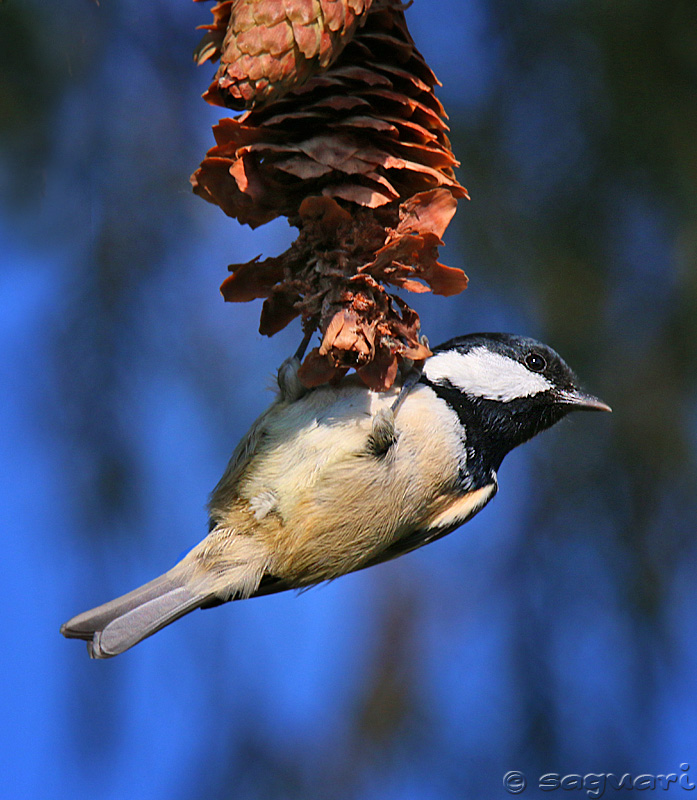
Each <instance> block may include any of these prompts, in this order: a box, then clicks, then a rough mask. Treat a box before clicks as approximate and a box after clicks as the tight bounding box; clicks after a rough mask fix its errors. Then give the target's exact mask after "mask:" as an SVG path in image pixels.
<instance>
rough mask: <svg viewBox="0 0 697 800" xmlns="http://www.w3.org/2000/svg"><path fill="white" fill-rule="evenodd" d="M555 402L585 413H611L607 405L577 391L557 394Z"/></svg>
mask: <svg viewBox="0 0 697 800" xmlns="http://www.w3.org/2000/svg"><path fill="white" fill-rule="evenodd" d="M557 402H559V403H565V404H566V405H570V406H574V408H577V409H580V410H586V411H612V409H611V408H610V406H609V405H608V404H607V403H603V401H602V400H599V399H598V398H597V397H593V395H592V394H586V392H582V391H580V390H579V389H569V390H566V391H563V392H559V394H558V395H557Z"/></svg>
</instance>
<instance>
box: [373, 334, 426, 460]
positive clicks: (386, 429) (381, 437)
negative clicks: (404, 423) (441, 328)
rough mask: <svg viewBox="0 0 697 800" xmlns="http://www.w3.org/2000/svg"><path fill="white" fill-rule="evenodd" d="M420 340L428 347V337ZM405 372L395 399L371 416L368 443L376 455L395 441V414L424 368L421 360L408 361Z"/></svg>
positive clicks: (387, 448) (382, 452)
mask: <svg viewBox="0 0 697 800" xmlns="http://www.w3.org/2000/svg"><path fill="white" fill-rule="evenodd" d="M421 342H422V343H423V344H425V345H426V347H428V339H426V337H425V336H422V337H421ZM405 366H406V374H405V376H404V380H403V381H402V388H401V389H400V390H399V394H398V395H397V399H396V400H395V401H394V403H392V405H391V406H390V407H389V408H387V407H384V408H381V409H380V410H379V411H378V412H377V414H375V416H374V417H373V428H372V431H371V433H370V445H371V448H372V450H373V451H374V452H375V454H376V455H382V454H384V453H386V452H387V451H388V450H389V449H390V447H392V445H393V444H394V443H395V442H396V441H397V430H396V428H395V421H394V418H395V414H396V413H397V412H398V411H399V409H400V407H401V405H402V403H403V402H404V401H405V400H406V398H407V395H408V394H409V392H410V391H411V390H412V389H413V388H414V386H416V384H417V383H418V382H419V378H420V377H421V373H422V372H423V369H424V362H423V361H409V362H407V363H406V364H405Z"/></svg>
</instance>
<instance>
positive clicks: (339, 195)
mask: <svg viewBox="0 0 697 800" xmlns="http://www.w3.org/2000/svg"><path fill="white" fill-rule="evenodd" d="M330 10H331V11H332V12H334V16H331V15H330V13H329V11H330ZM339 11H340V13H339ZM213 12H214V17H215V24H214V25H213V26H210V30H209V33H208V34H207V36H206V37H205V38H204V42H203V43H202V45H201V47H200V48H199V60H205V59H206V58H216V57H218V56H219V57H220V58H221V66H220V69H219V70H218V73H217V75H216V80H215V81H214V84H213V86H212V87H211V89H209V91H208V92H207V95H206V97H207V99H208V100H209V101H210V102H217V103H221V104H222V103H225V104H227V105H232V106H233V107H239V108H242V107H246V108H247V109H248V110H247V111H245V112H244V113H243V114H242V115H241V116H240V117H239V118H238V119H234V120H233V119H224V120H221V122H220V123H219V125H217V126H216V127H215V128H214V132H215V138H216V142H217V145H216V146H215V147H214V148H212V149H211V150H210V151H209V153H208V156H207V158H206V159H205V160H204V161H203V163H202V165H201V167H200V169H199V170H198V171H197V172H196V173H195V175H194V176H193V177H192V183H193V186H194V191H195V192H196V193H197V194H199V195H200V196H202V197H203V198H205V199H206V200H208V201H210V202H212V203H215V204H217V205H219V206H220V207H221V208H222V209H223V211H225V213H226V214H228V215H230V216H232V217H236V218H237V219H238V220H239V221H240V222H242V223H247V224H249V225H250V226H251V227H256V226H258V225H262V224H263V223H265V222H268V221H269V220H272V219H274V218H275V217H277V216H287V217H288V218H289V221H290V222H291V224H293V225H296V226H297V227H298V228H299V229H300V235H299V237H298V239H297V241H296V242H295V243H294V244H293V245H292V246H291V248H290V249H289V250H288V251H287V252H286V253H284V254H282V255H281V256H278V257H276V258H270V259H266V260H265V261H263V262H258V261H254V262H250V263H249V264H243V265H233V266H231V268H230V269H231V270H232V272H233V274H232V276H231V277H230V278H228V279H227V280H226V281H225V282H224V283H223V286H222V287H221V288H222V291H223V295H224V297H225V299H226V300H232V301H241V300H247V299H250V298H251V297H265V298H266V301H265V303H264V309H263V312H262V319H261V327H260V330H261V332H262V333H266V334H268V335H271V334H272V333H274V332H276V331H277V330H279V329H280V328H282V327H283V326H285V325H286V324H287V323H288V322H289V321H290V320H291V319H293V318H294V317H295V316H297V315H302V317H303V322H304V326H305V328H306V330H307V329H309V328H311V327H313V326H315V325H317V324H319V327H320V331H321V332H322V334H323V341H322V344H321V347H320V348H318V349H317V350H315V351H313V352H312V353H310V354H309V355H308V357H307V359H306V361H305V363H304V364H303V368H302V371H301V376H302V378H303V380H304V381H305V382H306V383H307V384H308V385H315V384H316V383H321V382H323V381H324V380H327V379H329V378H331V377H332V376H334V377H336V376H338V375H341V374H342V373H343V372H345V371H346V370H347V369H349V368H352V367H353V368H355V369H356V371H357V372H358V374H359V375H360V376H361V377H362V378H363V379H364V380H365V381H366V382H367V383H368V384H369V385H370V386H373V387H375V388H386V387H387V386H389V385H390V384H391V382H392V381H393V380H394V377H395V375H396V371H397V364H398V361H399V359H402V358H410V359H413V358H417V357H418V358H423V357H425V355H427V354H428V350H427V349H426V348H425V347H423V345H421V344H420V340H419V335H418V316H417V315H416V314H415V312H413V311H412V310H411V309H409V308H408V307H406V306H405V304H403V303H402V301H401V300H398V298H396V297H394V296H390V295H388V294H387V292H386V291H385V288H384V286H383V285H382V284H393V285H395V286H398V287H400V288H404V289H409V290H411V291H428V290H429V287H430V288H431V289H432V290H433V291H434V292H436V293H438V294H444V295H447V294H455V293H456V292H459V291H462V289H464V288H465V287H466V284H467V278H466V276H465V274H464V273H463V272H462V271H461V270H457V269H451V268H448V267H445V266H443V265H442V264H439V263H438V261H437V254H438V253H437V251H438V245H440V244H442V242H441V236H442V234H443V231H444V230H445V228H446V227H447V225H448V223H449V221H450V219H451V218H452V215H453V214H454V212H455V208H456V204H457V198H460V197H467V192H466V190H465V189H464V188H463V187H462V186H461V185H460V184H459V183H458V181H457V179H456V178H455V174H454V171H453V167H454V166H455V165H456V164H457V162H456V160H455V158H454V156H453V154H452V150H451V148H450V142H449V140H448V138H447V134H446V131H447V125H446V123H445V121H444V118H445V112H444V110H443V108H442V106H441V104H440V102H439V101H438V100H437V98H436V97H435V94H434V91H433V89H434V86H435V85H436V84H437V80H436V78H435V76H434V75H433V73H432V72H431V70H430V69H429V67H428V66H427V65H426V63H425V61H424V59H423V57H422V56H421V54H420V53H419V52H418V50H417V49H416V47H415V46H414V43H413V41H412V39H411V37H410V35H409V32H408V30H407V26H406V21H405V19H404V13H403V6H402V5H401V3H399V2H396V0H372V3H371V2H370V1H369V0H364V1H363V2H361V1H360V0H353V2H351V0H343V1H342V2H339V0H336V1H335V2H328V0H322V1H321V2H319V0H257V2H253V1H252V0H237V1H236V2H222V3H219V4H218V5H217V6H215V8H214V9H213ZM300 19H302V20H303V22H302V23H299V22H297V20H300ZM332 20H334V21H336V20H339V21H340V23H341V24H334V25H332V24H330V23H331V21H332ZM294 21H295V22H294ZM224 25H227V33H225V34H224V35H223V26H224ZM280 30H283V31H285V33H284V34H283V36H281V35H280V34H278V35H276V34H274V35H273V36H272V35H271V32H274V31H275V32H278V31H280ZM289 31H290V33H289ZM243 34H244V36H243ZM310 34H312V36H311V35H310ZM289 37H290V38H289ZM281 39H283V41H284V42H285V44H284V47H285V48H286V49H285V50H283V51H281V50H279V49H278V48H276V49H275V50H274V49H273V48H274V47H275V45H273V46H272V42H279V41H281ZM310 39H312V42H313V44H312V46H310V45H308V46H307V47H304V49H303V48H301V47H300V44H299V42H300V41H301V40H302V41H303V42H309V41H310ZM251 42H253V43H254V44H250V43H251ZM243 43H244V46H243ZM254 54H256V55H254ZM274 70H276V71H274Z"/></svg>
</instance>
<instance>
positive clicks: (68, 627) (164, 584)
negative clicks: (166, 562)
mask: <svg viewBox="0 0 697 800" xmlns="http://www.w3.org/2000/svg"><path fill="white" fill-rule="evenodd" d="M210 600H211V595H210V594H204V593H199V592H197V591H195V590H193V589H192V588H190V587H189V586H187V585H186V581H185V575H184V574H183V573H182V572H180V571H178V570H177V569H176V568H175V569H173V570H170V572H167V573H165V574H164V575H161V576H160V577H159V578H155V580H153V581H150V582H149V583H146V584H144V585H143V586H141V587H139V588H138V589H135V590H134V591H132V592H129V593H128V594H125V595H123V596H122V597H117V598H116V599H115V600H111V601H110V602H109V603H104V605H101V606H97V608H93V609H92V610H91V611H85V612H84V613H82V614H78V615H77V616H76V617H73V618H72V619H71V620H69V621H68V622H66V623H65V624H64V625H63V626H62V627H61V633H62V634H63V636H65V637H67V638H69V639H86V640H87V649H88V651H89V654H90V657H91V658H111V657H112V656H116V655H118V654H119V653H123V652H124V650H128V649H129V648H130V647H133V645H135V644H138V642H140V641H142V640H143V639H146V638H147V637H148V636H152V634H153V633H156V632H157V631H159V630H161V629H162V628H164V627H165V626H166V625H169V624H170V623H171V622H174V621H175V620H177V619H179V618H180V617H183V616H184V615H185V614H188V613H189V612H190V611H193V610H194V609H196V608H199V607H200V606H201V605H203V604H204V603H206V602H207V601H210Z"/></svg>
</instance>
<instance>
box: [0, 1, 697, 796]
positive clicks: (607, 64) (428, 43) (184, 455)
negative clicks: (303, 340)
mask: <svg viewBox="0 0 697 800" xmlns="http://www.w3.org/2000/svg"><path fill="white" fill-rule="evenodd" d="M208 16H209V14H208V7H207V6H195V5H194V4H193V3H190V2H187V0H180V1H177V2H172V0H150V2H147V3H143V2H140V0H139V1H138V2H136V0H119V1H118V2H116V0H99V2H98V3H97V2H93V1H92V0H61V2H57V0H21V2H20V0H6V1H5V2H4V3H2V5H0V265H1V267H0V331H1V335H2V350H1V351H2V358H0V387H1V391H0V408H1V409H2V437H0V454H1V459H2V462H1V463H2V465H3V468H2V482H1V483H0V515H1V516H0V520H1V525H2V532H3V559H2V560H3V576H4V578H3V583H2V590H1V591H2V595H3V597H2V603H3V609H4V613H3V615H2V621H1V622H0V625H2V628H3V641H4V642H5V646H4V647H5V653H4V657H3V659H2V666H1V667H0V685H1V686H2V695H3V696H2V703H1V705H0V707H1V708H2V714H3V717H4V721H3V732H2V735H3V741H2V745H1V746H2V754H3V756H4V761H5V764H6V767H5V769H4V770H3V776H2V782H3V783H4V784H5V785H6V786H7V787H8V788H7V790H6V791H7V793H6V794H5V796H7V797H22V798H24V797H41V798H43V799H44V800H50V799H51V798H82V797H93V796H97V797H99V798H115V799H120V798H124V797H129V798H138V797H147V798H152V799H153V800H156V799H159V798H167V800H170V799H171V798H174V799H175V800H197V799H198V798H216V799H217V798H220V799H221V800H222V799H224V798H234V799H235V800H237V798H242V799H243V800H247V799H249V800H256V799H257V798H260V799H261V798H263V799H264V800H275V798H278V799H279V800H280V799H281V798H284V799H285V798H289V799H290V800H295V799H297V800H314V799H315V798H317V799H318V800H319V799H320V798H321V799H322V800H325V799H327V798H329V799H330V800H333V799H334V798H336V799H337V800H353V798H356V799H357V800H373V798H374V799H375V800H378V799H379V800H392V799H393V798H394V800H411V799H412V798H418V800H446V799H447V800H452V798H477V799H478V800H479V798H486V799H487V800H489V799H490V798H497V797H506V796H508V795H507V794H506V792H505V790H504V788H503V784H502V777H503V774H504V773H505V772H506V771H508V770H514V769H515V770H521V771H523V772H524V773H525V774H526V776H527V779H528V782H529V784H530V786H529V788H528V790H527V791H526V792H525V793H524V795H523V796H524V797H535V796H538V793H537V792H536V791H535V790H534V788H532V787H533V786H534V784H536V782H537V778H538V776H539V775H541V774H543V773H548V772H556V773H560V774H562V775H563V774H565V773H579V774H581V775H583V774H585V773H589V772H594V773H610V772H613V773H616V774H619V775H621V774H622V773H624V772H630V773H633V774H635V775H637V774H640V773H651V774H656V773H664V774H665V773H670V772H675V773H680V764H681V763H689V764H690V765H691V769H692V772H691V773H690V776H691V778H692V780H693V782H695V783H697V721H696V720H697V636H696V635H695V634H697V571H696V569H695V563H696V557H697V537H696V536H695V534H696V533H697V523H696V520H697V477H696V471H697V470H696V466H697V465H696V458H695V455H696V453H697V404H696V402H695V401H696V399H697V347H696V341H697V270H696V269H695V262H696V261H697V133H696V131H697V5H696V4H695V3H694V0H631V2H630V0H613V2H612V3H607V2H605V0H440V1H439V2H438V3H433V2H428V0H416V2H415V3H414V5H413V6H412V7H411V8H410V9H409V10H408V12H407V19H408V21H409V25H410V29H411V32H412V35H413V37H414V39H415V40H416V42H417V45H418V46H419V47H420V49H421V50H422V52H423V53H424V55H425V56H426V58H427V60H428V62H429V63H430V65H431V66H432V67H433V68H434V70H435V71H436V73H437V74H438V76H439V77H440V79H441V80H442V82H443V84H444V85H443V88H442V90H441V91H440V93H439V95H440V98H441V99H442V100H443V102H444V104H445V106H446V108H447V110H448V112H449V114H450V118H451V127H452V138H453V144H454V149H455V153H456V155H458V157H459V158H460V160H461V162H462V166H461V168H460V172H459V176H460V179H461V181H462V183H463V184H464V185H465V186H467V187H468V189H469V191H470V194H471V196H472V201H471V202H470V203H465V202H462V203H461V204H460V208H459V212H458V214H457V216H456V218H455V220H454V221H453V223H452V224H451V225H450V228H449V229H448V232H447V241H446V247H445V248H443V250H442V252H441V255H442V260H443V261H444V262H445V263H447V264H450V265H453V266H463V267H464V268H465V270H466V271H467V273H468V274H469V276H470V280H471V282H470V287H469V289H468V290H467V291H466V292H465V293H464V294H463V295H461V296H459V297H457V298H452V299H448V300H446V299H443V298H431V297H424V296H411V298H410V301H411V302H413V304H414V305H415V307H416V308H417V310H418V311H419V313H420V314H421V317H422V322H423V326H424V329H425V331H426V332H427V334H428V336H429V337H430V339H431V341H432V342H435V343H437V342H439V341H443V340H444V339H446V338H449V337H451V336H454V335H458V334H462V333H465V332H469V331H475V330H502V331H514V332H518V333H523V334H528V335H532V336H536V337H538V338H541V339H542V340H544V341H545V342H547V343H549V344H550V345H552V346H553V347H555V348H556V349H557V350H558V351H559V352H561V353H562V354H563V356H564V357H565V358H566V359H567V360H568V361H569V363H570V364H571V365H572V366H573V368H574V369H575V370H576V371H577V372H578V373H579V375H580V376H581V377H582V379H583V381H584V383H585V385H586V386H587V387H588V389H590V390H591V391H593V392H594V393H597V394H598V395H599V396H600V397H602V398H603V399H604V400H606V401H607V402H608V403H610V404H611V405H612V406H613V408H614V414H613V415H612V416H611V417H610V416H601V415H597V416H596V415H575V416H573V417H571V418H570V419H568V421H566V422H565V423H563V424H560V425H559V426H557V428H555V429H554V430H552V431H550V432H548V433H546V434H544V435H543V436H540V437H539V438H537V439H536V440H534V441H533V442H532V443H531V444H529V445H526V446H525V447H524V448H521V449H519V450H518V451H515V452H514V453H512V454H511V455H510V456H509V457H508V458H507V460H506V462H505V463H504V465H503V467H502V469H501V471H500V474H499V480H500V486H501V490H500V492H499V495H498V496H497V498H496V500H495V502H493V503H492V504H491V505H490V506H488V507H487V508H486V509H485V510H484V511H483V512H482V513H481V514H480V515H479V516H478V517H477V518H476V519H475V520H473V521H472V522H471V523H469V524H468V525H467V526H466V528H464V529H462V530H460V531H458V532H456V533H454V534H452V535H451V536H449V537H446V538H445V539H443V540H441V541H439V542H437V543H435V544H433V545H431V546H429V547H427V548H424V549H423V550H420V551H418V552H415V553H413V554H411V555H409V556H407V557H405V558H402V559H399V560H397V561H395V562H392V563H388V564H384V565H382V566H379V567H376V568H373V569H371V570H369V571H367V572H363V573H359V574H355V575H351V576H348V577H345V578H342V579H341V580H339V581H336V582H335V583H333V584H331V585H328V586H323V587H320V588H317V589H314V590H312V591H309V592H306V593H304V594H302V595H300V596H294V595H292V594H286V595H277V596H273V597H268V598H263V599H255V600H253V601H250V602H245V603H233V604H229V605H227V606H224V607H222V608H218V609H216V610H214V611H206V612H195V613H193V614H191V615H190V616H188V617H187V618H185V619H184V620H182V621H180V622H178V623H177V624H176V625H174V626H172V627H171V628H168V629H166V630H165V631H162V632H161V633H159V634H158V635H157V636H156V637H154V638H152V639H149V640H148V641H146V642H145V643H144V644H142V645H139V646H138V647H137V648H136V649H134V650H132V651H130V652H128V653H127V654H125V655H124V656H121V657H119V658H117V659H114V660H112V661H107V662H90V661H89V660H88V658H87V654H86V652H85V649H84V645H83V644H82V643H76V642H67V641H65V640H63V639H62V637H60V636H59V634H58V628H59V626H60V623H61V622H63V621H64V620H65V619H67V618H68V617H70V616H72V615H73V614H75V613H77V612H79V611H82V610H84V609H86V608H88V607H92V606H94V605H96V604H98V603H101V602H103V601H106V600H108V599H110V598H111V597H113V596H115V595H117V594H121V593H123V592H125V591H128V590H130V589H132V588H133V587H135V586H137V585H139V584H140V583H142V582H144V581H146V580H149V579H150V578H152V577H153V576H155V575H157V574H159V573H161V572H162V571H164V570H165V569H167V568H169V567H170V566H171V565H172V564H173V563H174V562H175V560H176V559H177V558H178V556H179V555H180V554H181V553H182V551H184V550H186V549H188V548H189V547H190V546H192V545H193V544H194V543H195V542H197V541H198V540H199V539H200V538H201V537H202V535H203V534H204V532H205V530H206V515H205V502H206V498H207V494H208V492H209V491H210V490H211V488H212V487H213V485H214V484H215V483H216V481H217V479H218V477H219V476H220V474H221V473H222V470H223V468H224V466H225V464H226V462H227V458H228V457H229V455H230V453H231V451H232V449H233V447H234V445H235V443H236V442H237V440H238V439H239V437H240V436H241V435H242V434H243V433H244V432H245V430H246V429H247V427H248V426H249V424H250V423H251V422H252V421H253V420H254V418H255V417H256V416H257V415H258V414H259V413H260V412H261V411H262V410H263V409H264V407H265V406H266V405H267V404H268V402H269V401H270V398H271V395H270V393H269V392H268V391H267V387H268V385H269V384H270V383H271V376H272V375H273V373H274V371H275V368H276V367H277V366H278V364H279V363H280V362H281V361H282V359H283V358H285V357H286V356H287V355H288V354H290V353H291V351H292V350H293V349H294V348H295V347H296V346H297V344H298V342H299V340H300V330H299V325H298V323H297V322H296V323H295V324H294V325H291V326H290V327H289V329H287V330H286V331H284V332H282V333H281V334H279V335H277V336H276V337H274V338H273V339H271V340H269V339H262V337H261V336H260V335H259V334H258V333H257V325H258V316H259V312H260V303H250V304H245V305H239V306H231V305H225V304H224V303H223V302H222V299H221V297H220V295H219V293H218V286H219V284H220V282H221V281H222V279H223V278H224V277H225V276H226V274H227V272H226V265H227V264H228V263H230V262H243V261H246V260H248V259H250V258H252V257H254V256H255V255H257V254H260V253H261V254H263V255H264V256H267V255H275V254H278V253H280V252H281V251H282V250H283V249H285V247H286V246H287V245H288V243H289V242H290V241H291V240H292V239H293V238H294V236H293V234H294V231H293V230H292V229H290V228H289V227H288V226H287V224H286V223H285V222H284V221H282V220H281V221H277V222H276V223H273V224H270V225H267V226H265V227H264V228H262V229H260V230H258V231H256V232H252V231H250V230H249V229H246V228H242V227H240V226H239V225H238V224H237V223H236V222H234V221H232V220H230V219H228V218H226V217H225V216H224V215H223V213H222V212H221V211H220V210H219V209H217V208H215V207H214V206H211V205H208V204H206V203H204V202H203V201H202V200H200V199H198V198H196V197H195V196H194V195H193V194H192V193H191V191H190V188H189V183H188V179H189V175H190V173H191V172H193V170H194V169H195V168H196V167H197V166H198V164H199V162H200V160H201V159H202V157H203V155H204V153H205V151H206V149H207V148H208V147H209V146H211V145H212V143H213V137H212V134H211V131H210V126H211V124H213V123H214V122H216V121H217V120H218V117H219V111H220V110H216V109H213V108H211V107H208V106H207V105H206V104H205V103H204V102H203V101H201V100H200V94H201V93H202V92H203V91H204V90H205V88H206V87H207V85H208V83H209V80H210V77H211V74H212V70H211V69H210V67H204V68H201V69H196V68H194V65H193V62H192V61H191V57H190V54H191V52H192V51H193V48H194V46H195V44H196V43H197V42H198V39H199V36H200V34H199V33H197V32H196V31H195V26H196V25H200V24H204V23H207V22H208ZM681 792H682V789H679V788H675V787H673V788H672V789H671V793H672V794H680V793H681ZM557 794H561V792H560V791H558V792H557ZM577 794H578V792H577ZM608 794H610V791H609V790H608ZM545 796H546V795H545ZM582 796H585V793H584V794H583V795H582Z"/></svg>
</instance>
